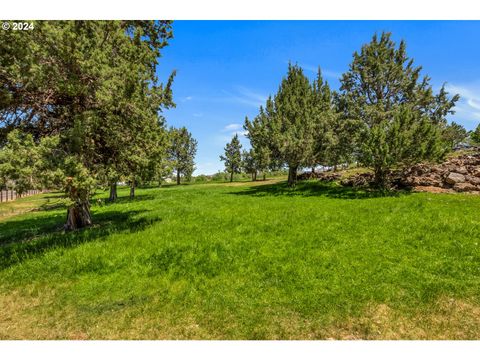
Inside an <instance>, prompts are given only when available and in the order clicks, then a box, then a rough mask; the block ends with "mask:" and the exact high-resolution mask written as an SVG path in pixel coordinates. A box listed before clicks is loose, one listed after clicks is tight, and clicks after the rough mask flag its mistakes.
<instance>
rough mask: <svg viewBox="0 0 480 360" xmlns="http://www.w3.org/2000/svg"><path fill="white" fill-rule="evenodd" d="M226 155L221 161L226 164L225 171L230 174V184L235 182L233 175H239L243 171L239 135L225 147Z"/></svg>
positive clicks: (221, 157)
mask: <svg viewBox="0 0 480 360" xmlns="http://www.w3.org/2000/svg"><path fill="white" fill-rule="evenodd" d="M224 150H225V154H224V155H221V156H220V160H221V161H223V162H224V163H225V171H226V172H227V173H229V174H230V182H232V181H233V174H239V173H240V172H241V171H242V166H243V163H242V144H240V140H239V139H238V134H235V136H234V137H233V138H232V141H231V142H229V143H228V144H227V145H225V149H224Z"/></svg>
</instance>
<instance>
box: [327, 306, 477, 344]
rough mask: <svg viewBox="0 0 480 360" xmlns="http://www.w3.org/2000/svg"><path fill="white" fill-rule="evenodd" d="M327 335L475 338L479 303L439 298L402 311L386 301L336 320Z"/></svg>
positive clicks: (414, 338) (358, 337)
mask: <svg viewBox="0 0 480 360" xmlns="http://www.w3.org/2000/svg"><path fill="white" fill-rule="evenodd" d="M328 333H330V334H331V335H330V336H328V337H330V338H333V339H339V340H353V339H365V340H373V339H376V340H400V339H411V340H433V339H435V340H473V339H475V340H478V339H480V306H479V305H476V304H473V303H471V302H466V301H463V300H458V299H451V298H442V299H440V300H439V301H438V302H436V303H435V304H434V305H433V306H432V307H431V308H430V309H429V310H428V311H427V310H423V311H419V312H418V313H415V314H413V315H403V314H401V313H400V312H399V311H398V310H394V309H392V308H390V307H389V306H388V305H385V304H379V305H375V306H370V307H368V308H367V309H366V311H365V315H364V316H362V317H358V318H351V319H349V320H348V321H346V322H343V323H341V324H336V326H335V327H334V328H330V330H329V331H328Z"/></svg>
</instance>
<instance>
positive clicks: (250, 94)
mask: <svg viewBox="0 0 480 360" xmlns="http://www.w3.org/2000/svg"><path fill="white" fill-rule="evenodd" d="M223 93H224V94H226V95H227V97H225V98H224V99H223V100H224V101H229V102H235V103H239V104H245V105H249V106H253V107H255V108H259V107H260V106H261V105H265V102H266V101H267V95H265V94H261V93H259V92H257V91H255V90H252V89H250V88H247V87H245V86H235V87H234V92H230V91H225V90H224V91H223Z"/></svg>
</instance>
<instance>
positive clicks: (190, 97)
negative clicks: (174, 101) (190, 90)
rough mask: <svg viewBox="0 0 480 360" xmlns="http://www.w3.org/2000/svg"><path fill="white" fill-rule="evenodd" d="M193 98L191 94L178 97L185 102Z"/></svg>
mask: <svg viewBox="0 0 480 360" xmlns="http://www.w3.org/2000/svg"><path fill="white" fill-rule="evenodd" d="M192 99H193V96H185V97H183V98H181V99H180V101H181V102H187V101H190V100H192Z"/></svg>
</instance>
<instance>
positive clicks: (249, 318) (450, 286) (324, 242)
mask: <svg viewBox="0 0 480 360" xmlns="http://www.w3.org/2000/svg"><path fill="white" fill-rule="evenodd" d="M229 185H230V183H228V184H206V185H189V186H165V187H162V188H161V189H158V188H150V189H149V188H144V189H138V190H137V194H136V196H135V198H134V199H130V198H129V196H128V195H129V189H128V188H126V187H122V188H120V189H119V198H118V200H117V202H115V203H108V202H105V201H103V200H105V199H107V198H108V193H107V192H102V193H98V194H97V195H96V196H95V198H94V200H93V201H92V216H93V219H94V220H95V221H94V223H95V225H94V226H92V227H90V228H88V229H85V230H81V231H73V232H64V230H63V229H62V228H61V226H60V227H59V224H61V219H62V218H63V216H64V213H65V205H64V204H62V203H61V202H60V201H59V198H58V194H42V195H38V196H33V197H30V198H28V201H31V202H35V201H38V202H39V204H41V203H43V204H44V206H43V207H41V208H39V209H37V210H36V211H28V212H26V213H24V214H21V215H17V216H14V217H2V218H1V219H0V268H1V270H0V277H1V278H2V282H1V285H0V324H1V326H0V338H2V339H19V338H21V339H25V338H28V339H92V338H95V339H119V338H122V339H125V338H132V339H139V338H144V339H197V338H198V339H294V338H298V339H325V338H336V339H345V338H348V339H352V338H366V339H398V338H401V339H408V338H412V339H427V338H428V339H445V338H448V339H473V338H478V337H479V336H480V322H479V318H480V317H479V314H480V290H479V289H480V250H479V249H480V248H479V238H480V221H479V220H478V216H477V215H478V208H479V206H480V198H479V197H477V196H471V195H461V194H454V195H452V194H425V193H408V192H397V193H388V194H387V195H386V196H385V194H383V195H382V196H378V195H379V194H378V193H376V192H375V191H369V190H355V189H353V188H344V187H340V186H338V185H336V184H335V183H331V184H325V183H321V182H316V181H315V182H309V181H307V182H300V183H299V184H298V185H297V187H296V188H295V189H291V188H290V187H288V186H287V184H286V182H284V181H278V180H277V181H275V182H272V181H267V182H266V183H263V182H256V183H252V182H244V183H233V185H236V186H229ZM25 201H27V198H26V199H25ZM17 204H20V202H18V203H17ZM2 206H3V205H2ZM9 206H11V205H10V204H9Z"/></svg>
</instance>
